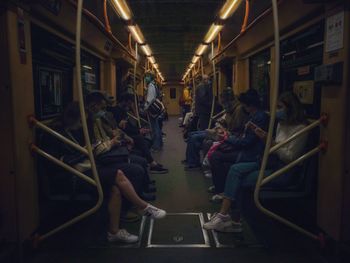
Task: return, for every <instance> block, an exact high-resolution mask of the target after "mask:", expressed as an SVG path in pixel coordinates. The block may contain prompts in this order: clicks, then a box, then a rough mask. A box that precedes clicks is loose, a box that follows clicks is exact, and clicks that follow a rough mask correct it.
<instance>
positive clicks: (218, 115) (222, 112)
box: [212, 110, 226, 120]
mask: <svg viewBox="0 0 350 263" xmlns="http://www.w3.org/2000/svg"><path fill="white" fill-rule="evenodd" d="M225 113H226V110H222V111H220V112H219V113H218V114H216V115H215V116H213V117H212V119H213V120H215V119H218V118H220V117H221V116H223V115H224V114H225Z"/></svg>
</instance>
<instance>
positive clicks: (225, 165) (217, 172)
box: [209, 151, 238, 194]
mask: <svg viewBox="0 0 350 263" xmlns="http://www.w3.org/2000/svg"><path fill="white" fill-rule="evenodd" d="M237 157H238V153H237V152H229V153H223V152H220V151H216V152H214V153H213V154H212V155H211V158H210V160H209V161H210V166H211V171H212V175H213V177H212V180H213V184H214V186H215V193H216V194H220V193H223V192H224V189H225V183H226V177H227V173H228V171H229V170H230V167H231V166H232V165H233V164H235V163H236V160H237Z"/></svg>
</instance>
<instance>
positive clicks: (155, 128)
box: [150, 117, 163, 150]
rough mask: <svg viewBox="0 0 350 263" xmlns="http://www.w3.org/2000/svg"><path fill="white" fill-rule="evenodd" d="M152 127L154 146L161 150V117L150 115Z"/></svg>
mask: <svg viewBox="0 0 350 263" xmlns="http://www.w3.org/2000/svg"><path fill="white" fill-rule="evenodd" d="M150 122H151V128H152V139H153V145H152V148H153V149H156V150H159V149H160V148H162V146H163V140H162V131H161V129H160V127H159V118H158V117H157V118H153V117H150Z"/></svg>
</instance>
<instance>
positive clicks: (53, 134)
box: [28, 116, 88, 156]
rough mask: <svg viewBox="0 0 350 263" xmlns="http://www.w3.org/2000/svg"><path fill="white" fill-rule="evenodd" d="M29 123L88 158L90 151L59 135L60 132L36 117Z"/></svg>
mask: <svg viewBox="0 0 350 263" xmlns="http://www.w3.org/2000/svg"><path fill="white" fill-rule="evenodd" d="M28 121H29V124H30V125H33V126H36V127H38V128H40V129H42V130H43V131H45V132H47V133H49V134H51V135H52V136H54V137H56V138H57V139H59V140H61V141H62V142H64V143H66V144H68V145H69V146H72V147H73V148H75V149H76V150H78V151H80V152H81V153H83V154H86V155H87V156H88V151H87V150H86V149H85V148H84V147H81V146H80V145H79V144H77V143H75V142H73V141H72V140H70V139H68V138H66V137H64V136H62V135H61V134H60V133H58V132H56V131H54V130H53V129H51V128H49V127H48V126H46V125H45V124H43V123H42V122H40V121H38V120H37V119H35V118H34V116H29V118H28Z"/></svg>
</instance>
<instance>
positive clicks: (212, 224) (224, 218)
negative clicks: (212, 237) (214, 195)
mask: <svg viewBox="0 0 350 263" xmlns="http://www.w3.org/2000/svg"><path fill="white" fill-rule="evenodd" d="M203 228H204V229H206V230H216V231H218V232H226V233H240V232H242V231H243V229H242V224H241V223H239V222H234V221H232V220H231V217H230V216H229V215H222V214H220V215H219V214H217V213H215V214H214V215H213V216H212V217H211V218H210V220H209V221H208V222H207V223H205V224H203Z"/></svg>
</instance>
